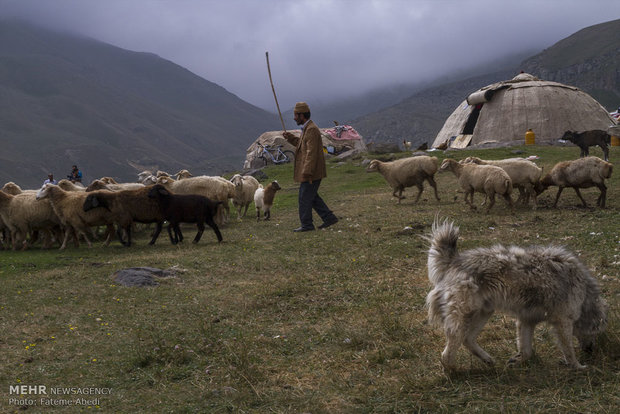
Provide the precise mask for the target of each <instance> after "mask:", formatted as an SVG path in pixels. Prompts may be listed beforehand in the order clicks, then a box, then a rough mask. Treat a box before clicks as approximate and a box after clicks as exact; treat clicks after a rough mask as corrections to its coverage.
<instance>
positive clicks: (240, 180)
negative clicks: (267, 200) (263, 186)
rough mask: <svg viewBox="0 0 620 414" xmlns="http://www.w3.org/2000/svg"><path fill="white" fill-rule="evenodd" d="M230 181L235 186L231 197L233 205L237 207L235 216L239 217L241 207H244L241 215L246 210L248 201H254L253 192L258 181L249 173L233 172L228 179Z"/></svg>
mask: <svg viewBox="0 0 620 414" xmlns="http://www.w3.org/2000/svg"><path fill="white" fill-rule="evenodd" d="M230 182H231V183H233V185H234V186H235V196H234V197H233V199H232V200H233V206H235V208H236V209H237V218H238V219H241V217H242V216H241V209H242V208H243V207H245V210H244V211H243V217H245V215H246V213H247V212H248V207H249V206H250V203H252V201H254V194H255V193H256V190H257V189H258V187H259V185H260V184H259V182H258V180H257V179H256V178H254V177H252V176H251V175H240V174H235V175H233V177H232V178H231V179H230Z"/></svg>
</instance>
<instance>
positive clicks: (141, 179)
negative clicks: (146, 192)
mask: <svg viewBox="0 0 620 414" xmlns="http://www.w3.org/2000/svg"><path fill="white" fill-rule="evenodd" d="M148 177H154V175H153V173H152V172H151V171H147V170H144V171H142V172H140V173H138V182H139V183H142V184H144V181H145V180H146V179H147V178H148ZM153 184H154V183H153Z"/></svg>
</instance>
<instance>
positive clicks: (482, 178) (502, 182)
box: [439, 158, 513, 213]
mask: <svg viewBox="0 0 620 414" xmlns="http://www.w3.org/2000/svg"><path fill="white" fill-rule="evenodd" d="M448 170H450V171H452V173H454V175H455V176H456V177H457V179H458V183H459V185H460V186H461V188H462V189H463V190H464V191H465V202H466V203H467V204H469V206H470V207H471V209H472V210H475V209H476V206H474V192H475V191H477V192H480V193H483V194H486V196H487V197H488V198H489V200H490V202H489V205H488V206H487V210H486V213H488V212H489V210H490V209H491V207H493V205H494V204H495V194H499V195H501V196H502V197H504V199H505V200H506V203H507V204H508V205H509V206H510V209H511V210H513V205H512V200H511V198H510V193H512V181H511V180H510V177H509V176H508V174H507V173H506V171H504V170H503V169H501V168H500V167H496V166H494V165H478V164H460V163H459V162H457V161H456V160H453V159H451V158H446V159H445V160H443V163H442V164H441V167H440V168H439V171H448ZM468 196H469V197H470V199H471V201H470V200H468V199H467V197H468Z"/></svg>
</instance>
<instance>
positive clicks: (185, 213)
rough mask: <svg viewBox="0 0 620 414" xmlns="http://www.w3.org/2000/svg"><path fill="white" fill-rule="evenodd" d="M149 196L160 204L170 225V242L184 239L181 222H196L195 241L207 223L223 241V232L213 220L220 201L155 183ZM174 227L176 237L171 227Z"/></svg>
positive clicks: (198, 238)
mask: <svg viewBox="0 0 620 414" xmlns="http://www.w3.org/2000/svg"><path fill="white" fill-rule="evenodd" d="M148 196H149V198H151V199H154V200H156V201H157V203H158V204H159V207H160V209H161V212H162V214H163V216H164V217H165V219H166V220H168V222H169V223H170V224H169V225H168V235H169V236H170V242H171V243H172V244H177V243H178V242H179V241H183V234H182V233H181V229H180V227H179V224H180V223H196V225H197V226H198V233H196V237H195V238H194V243H198V241H199V240H200V237H201V236H202V233H203V232H204V229H205V226H204V224H205V223H207V224H208V225H209V226H210V227H211V228H212V229H213V231H214V232H215V235H216V236H217V241H218V242H221V241H222V234H221V233H220V230H219V229H218V227H217V224H215V221H213V217H214V216H215V214H216V212H217V207H218V205H219V204H220V202H215V201H211V200H209V199H208V198H207V197H204V196H201V195H196V194H172V193H170V191H168V190H166V188H164V186H162V185H160V184H155V185H154V186H153V187H152V188H151V189H150V190H149V193H148ZM171 228H172V229H174V237H173V236H172V232H171V230H170V229H171Z"/></svg>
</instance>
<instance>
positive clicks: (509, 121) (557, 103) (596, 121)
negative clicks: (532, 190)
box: [432, 73, 615, 148]
mask: <svg viewBox="0 0 620 414" xmlns="http://www.w3.org/2000/svg"><path fill="white" fill-rule="evenodd" d="M614 123H615V122H614V120H613V119H612V117H611V116H610V115H609V113H608V112H607V111H606V110H605V108H603V107H602V106H601V104H599V103H598V102H597V101H596V100H595V99H594V98H592V97H591V96H590V95H588V94H587V93H585V92H583V91H581V90H580V89H578V88H576V87H574V86H568V85H564V84H561V83H557V82H550V81H544V80H540V79H538V78H536V77H535V76H532V75H530V74H528V73H521V74H519V75H517V76H515V77H514V78H513V79H511V80H508V81H503V82H498V83H494V84H492V85H489V86H485V87H484V88H481V89H479V90H478V91H476V92H474V93H472V94H471V95H469V96H468V97H467V99H465V100H464V101H463V102H461V104H460V105H459V106H458V107H457V108H456V109H455V110H454V112H452V115H450V116H449V117H448V119H447V120H446V122H445V124H444V126H443V128H442V129H441V130H440V131H439V133H438V134H437V137H436V138H435V141H434V142H433V145H432V146H433V147H434V148H437V147H440V146H442V144H448V145H449V146H452V147H456V148H463V147H465V146H467V145H478V144H483V143H489V144H490V145H493V144H495V143H496V144H498V145H499V144H501V143H506V142H513V143H515V144H523V143H524V141H525V132H526V131H527V130H528V128H531V129H532V130H533V131H534V133H535V134H536V142H544V141H550V140H557V139H559V138H561V137H562V135H563V134H564V132H565V131H567V130H572V131H586V130H592V129H602V130H607V128H608V127H609V126H610V125H613V124H614Z"/></svg>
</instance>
